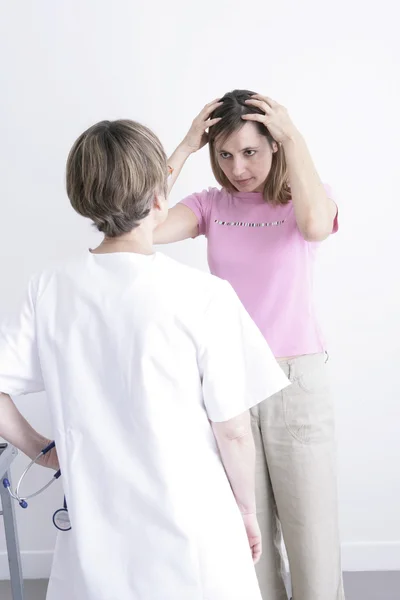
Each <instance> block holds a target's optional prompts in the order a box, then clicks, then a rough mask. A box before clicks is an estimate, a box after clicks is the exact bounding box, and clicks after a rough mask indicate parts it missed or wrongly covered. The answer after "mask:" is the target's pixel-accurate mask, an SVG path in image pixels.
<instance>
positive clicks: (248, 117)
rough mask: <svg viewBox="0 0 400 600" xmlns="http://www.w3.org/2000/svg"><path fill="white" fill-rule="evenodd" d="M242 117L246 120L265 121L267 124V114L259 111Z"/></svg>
mask: <svg viewBox="0 0 400 600" xmlns="http://www.w3.org/2000/svg"><path fill="white" fill-rule="evenodd" d="M242 119H243V120H244V121H258V123H264V125H265V115H260V114H259V113H250V114H248V115H242Z"/></svg>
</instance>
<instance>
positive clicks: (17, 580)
mask: <svg viewBox="0 0 400 600" xmlns="http://www.w3.org/2000/svg"><path fill="white" fill-rule="evenodd" d="M17 454H18V451H17V449H16V448H14V447H13V446H10V445H8V444H0V497H1V506H2V510H1V511H0V515H2V516H3V520H4V530H5V534H6V544H7V554H8V564H9V567H10V581H11V593H12V598H13V600H24V580H23V577H22V568H21V555H20V551H19V542H18V534H17V524H16V521H15V507H14V502H13V500H12V498H10V495H9V493H8V491H7V490H6V489H5V488H4V487H3V479H4V478H5V477H6V478H7V479H8V480H9V481H10V482H11V477H10V472H9V467H10V465H11V463H12V461H13V460H14V458H15V457H16V456H17Z"/></svg>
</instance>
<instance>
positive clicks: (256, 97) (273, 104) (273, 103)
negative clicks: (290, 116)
mask: <svg viewBox="0 0 400 600" xmlns="http://www.w3.org/2000/svg"><path fill="white" fill-rule="evenodd" d="M251 98H252V99H254V100H262V101H264V102H266V103H267V104H269V106H270V107H271V108H275V107H276V106H279V103H278V102H276V101H275V100H272V98H269V97H268V96H262V94H254V96H252V97H251Z"/></svg>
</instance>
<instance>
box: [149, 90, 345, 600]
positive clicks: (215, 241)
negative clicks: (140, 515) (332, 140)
mask: <svg viewBox="0 0 400 600" xmlns="http://www.w3.org/2000/svg"><path fill="white" fill-rule="evenodd" d="M207 143H208V144H209V150H210V159H211V165H212V169H213V172H214V175H215V178H216V180H217V181H218V182H219V184H220V185H221V188H218V189H217V188H209V189H208V190H204V191H203V192H200V193H195V194H192V195H191V196H189V197H188V198H186V199H185V200H183V201H182V202H181V203H179V204H178V205H177V206H175V207H174V208H172V209H170V211H169V216H168V219H167V221H166V223H164V224H163V225H162V226H161V227H160V228H159V229H158V230H157V232H156V243H159V244H163V243H169V242H176V241H179V240H184V239H186V238H189V237H193V238H194V237H196V236H198V235H205V236H206V238H207V241H208V262H209V266H210V270H211V272H212V273H213V274H214V275H217V276H218V277H221V278H223V279H226V280H227V281H229V282H230V283H231V285H232V286H233V288H234V289H235V290H236V292H237V294H238V296H239V298H240V299H241V301H242V303H243V304H244V306H245V308H246V309H247V311H248V312H249V314H250V315H251V316H252V318H253V319H254V321H255V322H256V324H257V325H258V327H259V328H260V330H261V331H262V333H263V334H264V335H265V337H266V339H267V341H268V342H269V344H270V346H271V348H272V350H273V351H274V354H275V356H276V358H277V359H278V360H279V362H280V364H281V367H282V369H283V371H284V372H285V374H286V375H287V376H288V377H289V379H290V380H291V382H292V385H291V386H290V387H288V388H286V389H285V390H283V391H281V392H279V393H278V394H276V395H275V396H273V397H272V398H269V399H268V400H266V401H265V402H264V403H263V404H261V405H260V406H259V407H257V408H256V409H254V410H253V411H252V413H253V414H252V417H253V431H254V438H255V442H256V450H257V459H258V460H257V473H256V485H257V503H258V504H257V507H258V508H257V512H258V519H259V523H260V527H261V532H262V537H263V556H262V559H261V560H260V562H259V564H258V566H257V574H258V579H259V583H260V588H261V592H262V596H263V599H264V600H284V599H286V597H287V596H286V591H285V584H284V575H283V571H284V570H283V568H282V565H283V562H282V559H281V555H280V547H281V544H280V536H281V532H282V533H283V538H284V541H285V545H286V549H287V554H288V558H289V565H290V574H291V587H292V591H293V597H294V598H295V600H341V599H343V598H344V594H343V586H342V575H341V564H340V540H339V531H338V509H337V491H336V470H335V441H334V410H333V404H332V400H331V397H330V394H329V385H328V380H327V374H326V364H325V363H326V358H325V356H326V348H325V344H324V340H323V337H322V334H321V331H320V328H319V326H318V323H317V319H316V315H315V311H314V306H313V293H312V283H313V265H314V259H315V254H316V252H317V250H318V246H319V243H320V242H322V241H323V240H324V239H325V238H327V237H328V236H329V235H330V234H331V233H333V232H335V231H336V230H337V227H338V223H337V207H336V204H335V202H334V201H333V200H332V196H331V193H330V190H329V188H328V187H327V186H324V185H323V184H322V183H321V180H320V178H319V176H318V173H317V172H316V169H315V166H314V164H313V161H312V159H311V157H310V154H309V151H308V149H307V145H306V143H305V141H304V139H303V137H302V136H301V134H300V132H299V131H298V130H297V129H296V127H295V126H294V124H293V122H292V121H291V119H290V117H289V115H288V113H287V111H286V109H285V108H284V107H283V106H281V105H280V104H278V103H277V102H275V101H273V100H271V99H270V98H267V97H264V96H261V95H258V94H257V95H256V94H253V93H252V92H249V91H246V90H235V91H234V92H231V93H228V94H226V95H225V96H224V97H223V98H222V99H221V100H220V101H218V100H216V101H214V102H211V103H210V104H208V105H207V106H206V107H205V108H204V109H203V111H202V112H201V113H200V114H199V116H198V117H197V118H196V119H195V120H194V121H193V124H192V126H191V128H190V130H189V132H188V134H187V135H186V137H185V138H184V140H183V142H182V143H181V144H180V145H179V146H178V148H177V149H176V151H175V152H174V154H173V155H172V157H171V158H170V161H169V165H170V170H171V177H170V185H171V187H172V185H173V184H174V182H175V180H176V178H177V177H178V175H179V173H180V171H181V169H182V167H183V165H184V163H185V161H186V159H187V158H188V157H189V156H190V154H192V153H194V152H196V151H198V150H200V148H202V147H203V146H204V145H206V144H207Z"/></svg>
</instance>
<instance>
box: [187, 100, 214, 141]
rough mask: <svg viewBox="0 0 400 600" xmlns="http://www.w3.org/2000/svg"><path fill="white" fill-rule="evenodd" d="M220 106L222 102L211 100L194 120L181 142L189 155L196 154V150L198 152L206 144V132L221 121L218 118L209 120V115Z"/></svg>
mask: <svg viewBox="0 0 400 600" xmlns="http://www.w3.org/2000/svg"><path fill="white" fill-rule="evenodd" d="M221 104H222V102H220V101H219V100H213V102H210V103H209V104H206V106H205V107H204V108H203V110H202V111H201V113H200V114H199V115H197V117H196V118H195V119H194V121H193V123H192V125H191V127H190V129H189V131H188V133H187V135H186V137H185V139H184V140H183V142H182V145H183V146H184V147H185V148H186V149H187V150H188V151H189V152H190V153H193V152H197V150H200V149H201V148H203V147H204V146H205V145H206V144H207V142H208V135H207V131H206V130H207V129H208V128H209V127H212V126H213V125H215V124H216V123H218V121H220V120H221V119H220V118H217V119H210V115H211V114H212V113H213V111H214V110H215V109H216V108H218V106H221Z"/></svg>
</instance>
